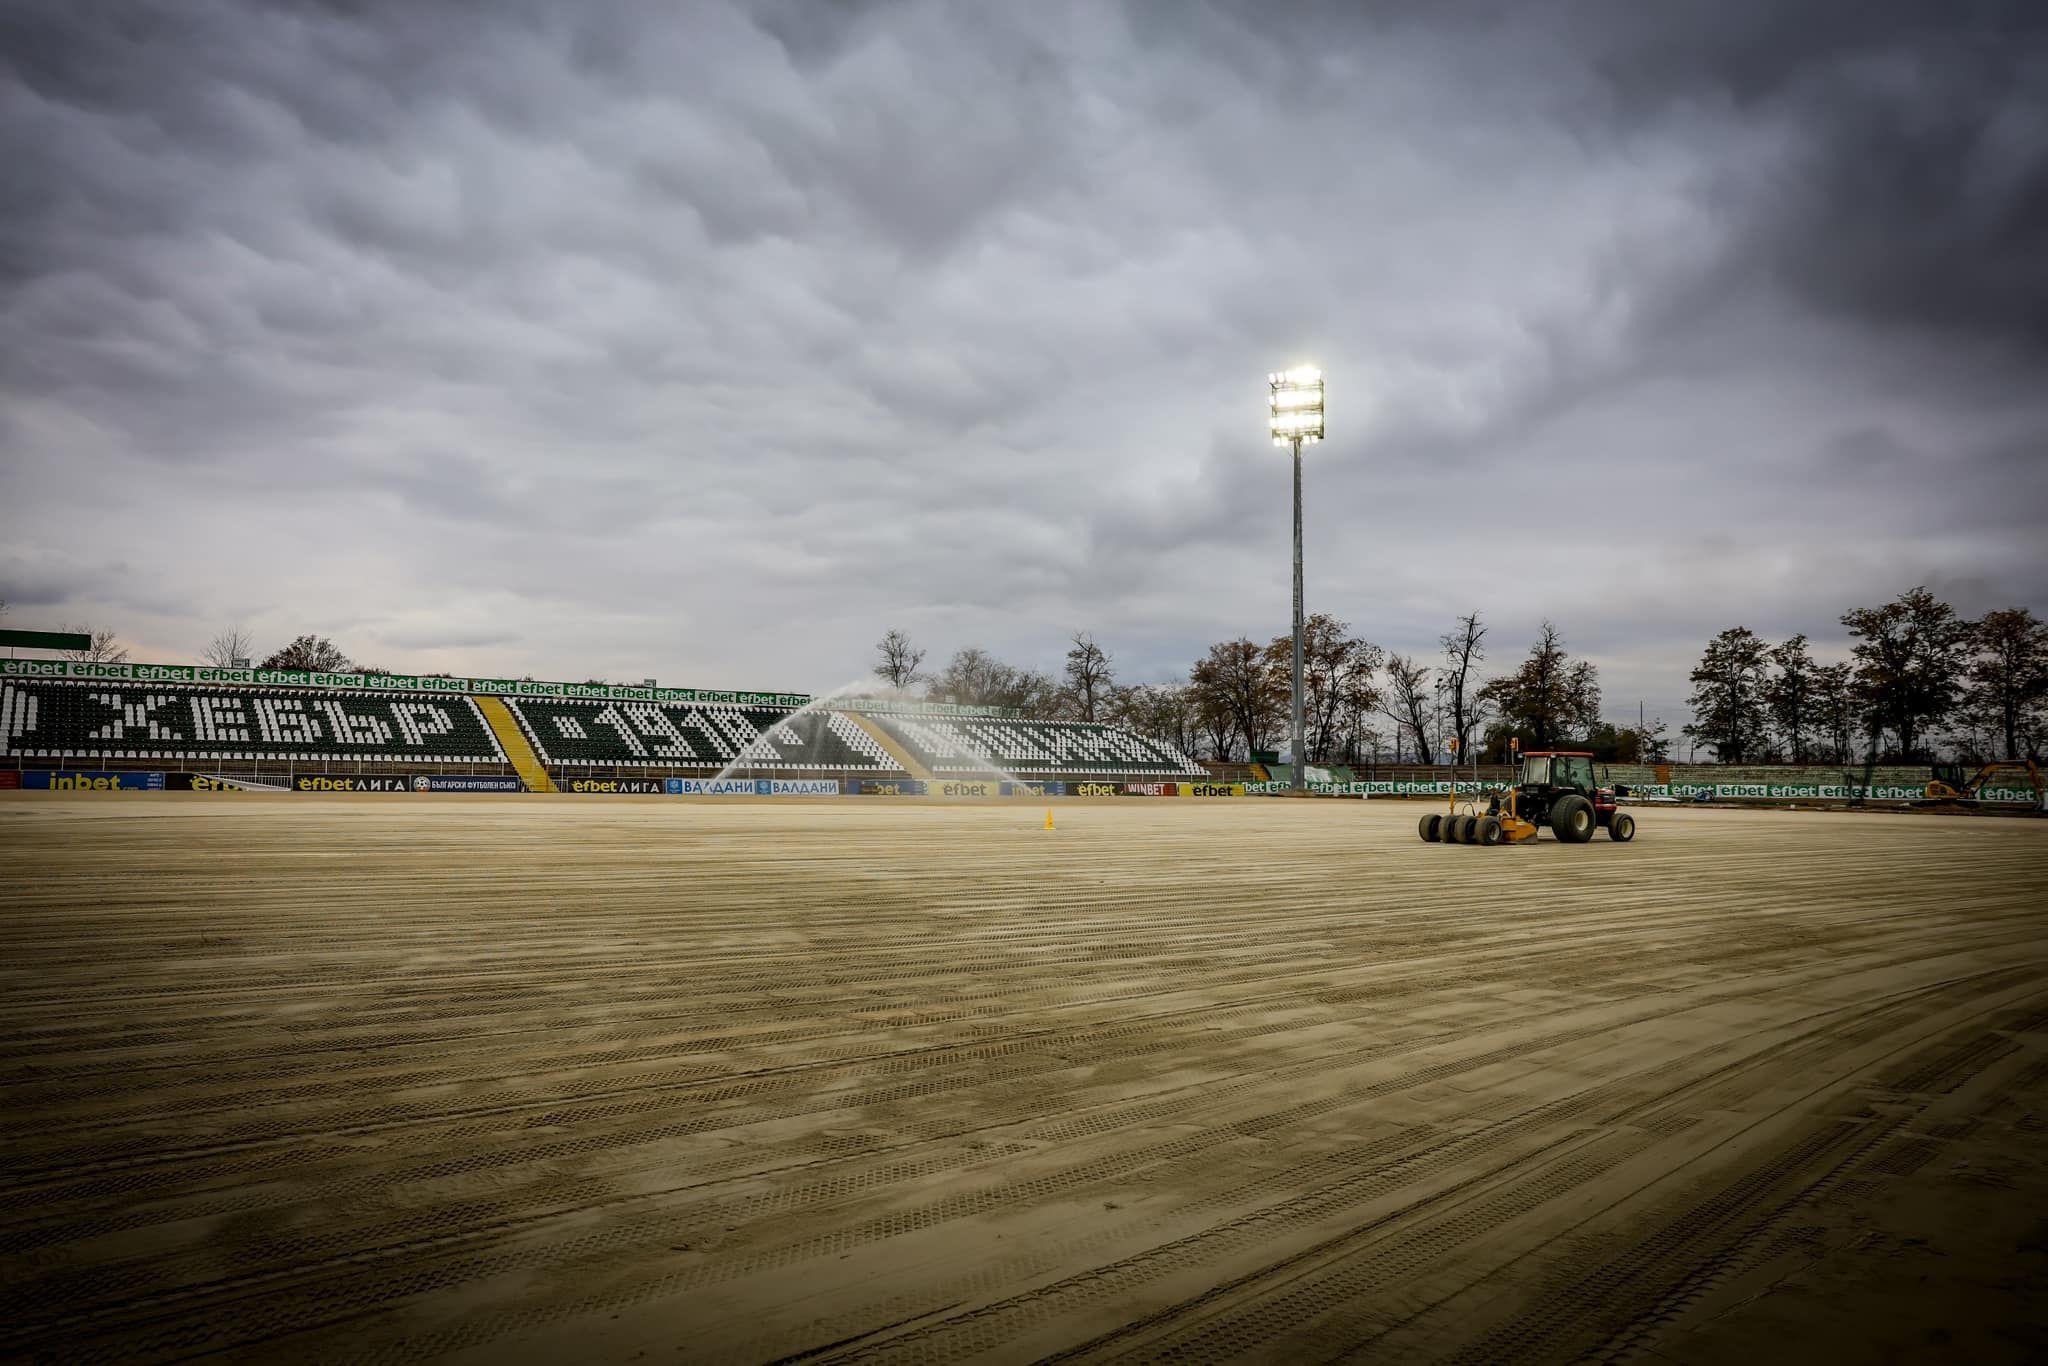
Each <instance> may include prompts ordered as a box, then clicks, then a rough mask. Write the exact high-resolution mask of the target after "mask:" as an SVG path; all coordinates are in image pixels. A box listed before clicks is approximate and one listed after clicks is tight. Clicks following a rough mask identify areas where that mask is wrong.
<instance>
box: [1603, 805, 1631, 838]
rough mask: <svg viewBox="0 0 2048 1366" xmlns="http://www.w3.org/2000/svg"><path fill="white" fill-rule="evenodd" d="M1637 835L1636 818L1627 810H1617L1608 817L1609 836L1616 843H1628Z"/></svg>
mask: <svg viewBox="0 0 2048 1366" xmlns="http://www.w3.org/2000/svg"><path fill="white" fill-rule="evenodd" d="M1635 837H1636V818H1635V817H1634V816H1631V815H1629V814H1628V812H1626V811H1617V812H1615V813H1614V814H1613V815H1612V816H1610V817H1609V818H1608V821H1607V838H1609V839H1611V840H1613V841H1614V842H1615V843H1616V844H1627V843H1628V842H1629V841H1630V840H1632V839H1634V838H1635Z"/></svg>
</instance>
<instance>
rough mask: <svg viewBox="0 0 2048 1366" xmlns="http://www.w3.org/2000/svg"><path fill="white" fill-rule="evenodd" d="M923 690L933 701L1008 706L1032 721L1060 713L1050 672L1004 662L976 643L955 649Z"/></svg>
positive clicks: (1055, 685) (1058, 699) (1056, 692)
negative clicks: (943, 666)
mask: <svg viewBox="0 0 2048 1366" xmlns="http://www.w3.org/2000/svg"><path fill="white" fill-rule="evenodd" d="M926 691H927V695H928V696H929V697H930V698H931V700H932V701H934V702H960V703H965V704H967V705H969V706H982V707H1010V708H1014V709H1015V710H1016V711H1017V712H1019V713H1020V714H1022V715H1023V716H1025V717H1027V718H1029V719H1031V720H1035V721H1044V720H1051V719H1053V718H1055V717H1057V716H1058V715H1059V713H1060V701H1061V698H1060V689H1059V685H1058V684H1057V683H1055V682H1053V679H1052V675H1050V674H1045V673H1040V672H1039V671H1038V670H1036V669H1024V668H1018V667H1017V666H1015V665H1012V664H1005V663H1004V662H1003V661H1002V660H1000V659H997V658H996V657H995V656H994V655H992V654H990V653H989V652H988V651H986V650H984V649H982V648H980V647H979V646H976V645H970V646H968V647H966V648H965V649H962V650H956V651H955V652H954V654H953V657H952V658H951V659H950V660H948V661H946V667H945V668H944V669H942V670H940V671H939V672H938V673H937V674H935V675H933V677H932V680H931V683H930V685H929V687H928V688H927V690H926Z"/></svg>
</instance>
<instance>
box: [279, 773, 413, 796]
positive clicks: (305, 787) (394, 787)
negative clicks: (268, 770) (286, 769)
mask: <svg viewBox="0 0 2048 1366" xmlns="http://www.w3.org/2000/svg"><path fill="white" fill-rule="evenodd" d="M414 782H415V780H414V779H412V778H402V777H399V776H397V775H395V774H389V773H381V774H380V773H299V774H294V775H293V777H292V788H291V790H292V791H294V792H411V791H413V790H414V786H413V785H414Z"/></svg>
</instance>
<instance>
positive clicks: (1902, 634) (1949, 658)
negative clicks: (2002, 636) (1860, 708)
mask: <svg viewBox="0 0 2048 1366" xmlns="http://www.w3.org/2000/svg"><path fill="white" fill-rule="evenodd" d="M1842 625H1844V626H1846V627H1848V628H1849V634H1850V635H1852V636H1854V637H1855V638H1856V645H1855V647H1854V650H1853V653H1854V654H1855V656H1856V688H1857V691H1858V693H1860V694H1861V696H1862V699H1863V702H1864V704H1865V705H1866V706H1867V707H1869V709H1870V719H1871V724H1872V725H1873V727H1874V728H1876V729H1879V730H1884V731H1889V732H1890V733H1891V734H1892V735H1893V736H1895V737H1896V738H1897V741H1898V750H1897V753H1898V757H1899V758H1900V759H1901V760H1902V761H1905V762H1909V763H1910V762H1912V761H1914V760H1915V759H1918V758H1922V757H1924V753H1923V749H1924V745H1923V742H1924V741H1925V739H1926V736H1927V734H1928V732H1929V731H1931V730H1932V729H1933V728H1934V727H1936V726H1938V725H1940V724H1941V723H1942V722H1943V721H1945V720H1947V719H1948V716H1949V714H1950V712H1952V711H1953V710H1954V709H1955V705H1956V700H1957V698H1958V697H1959V696H1960V695H1961V693H1962V686H1963V680H1964V677H1965V675H1966V672H1967V669H1968V666H1969V650H1970V642H1971V637H1972V629H1971V623H1970V622H1967V621H1965V620H1963V619H1962V618H1961V617H1958V616H1957V615H1956V612H1955V609H1954V608H1953V607H1951V606H1949V605H1948V604H1947V603H1945V602H1943V601H1941V600H1940V599H1939V598H1937V597H1935V596H1934V595H1933V594H1932V593H1930V592H1928V591H1927V589H1926V587H1925V586H1924V585H1923V586H1921V587H1918V588H1913V589H1910V590H1908V591H1907V592H1905V593H1903V594H1901V595H1900V596H1899V598H1898V599H1897V600H1896V601H1893V602H1888V603H1886V604H1885V605H1884V606H1882V607H1859V608H1856V609H1855V610H1853V611H1850V612H1845V613H1843V614H1842Z"/></svg>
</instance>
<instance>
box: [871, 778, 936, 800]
mask: <svg viewBox="0 0 2048 1366" xmlns="http://www.w3.org/2000/svg"><path fill="white" fill-rule="evenodd" d="M859 786H860V795H861V796H863V797H922V796H923V795H924V779H922V778H863V779H861V780H860V785H859Z"/></svg>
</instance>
